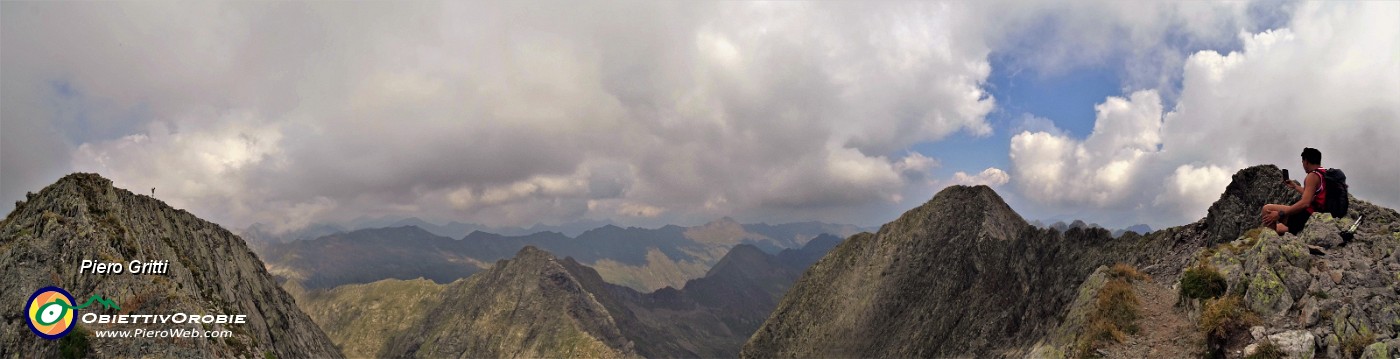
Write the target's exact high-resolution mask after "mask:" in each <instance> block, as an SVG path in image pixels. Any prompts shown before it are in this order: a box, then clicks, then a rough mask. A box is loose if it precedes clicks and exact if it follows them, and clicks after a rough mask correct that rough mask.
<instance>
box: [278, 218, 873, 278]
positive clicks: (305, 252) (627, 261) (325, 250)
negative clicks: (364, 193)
mask: <svg viewBox="0 0 1400 359" xmlns="http://www.w3.org/2000/svg"><path fill="white" fill-rule="evenodd" d="M860 230H861V228H859V227H856V226H851V225H836V224H827V223H819V222H803V223H788V224H780V225H769V224H740V223H738V222H736V221H734V220H733V219H730V218H722V219H720V220H717V221H714V222H710V223H708V224H705V225H702V226H696V227H680V226H665V227H661V228H656V229H646V228H636V227H631V228H622V227H618V226H614V225H605V226H602V227H598V228H594V229H591V230H588V231H585V232H583V233H581V234H579V235H578V236H576V237H570V236H567V235H565V234H563V233H559V232H538V233H533V234H529V235H521V236H509V235H500V234H494V233H488V232H482V231H475V232H471V233H470V234H467V235H465V236H463V237H462V238H461V239H452V238H449V237H443V236H439V235H436V234H434V233H430V232H429V231H427V230H425V229H423V228H420V227H417V226H400V227H389V228H373V229H362V230H356V231H352V232H347V233H336V234H330V235H326V236H322V237H319V238H316V239H311V240H300V241H291V242H281V243H264V244H262V245H261V246H257V247H255V248H256V249H257V251H258V252H259V253H261V254H262V256H263V259H264V260H265V262H266V263H267V265H268V269H269V270H270V271H272V272H273V273H274V274H277V275H279V276H281V277H282V278H285V279H289V280H297V281H300V284H301V285H303V286H305V287H307V288H310V289H319V288H331V287H335V286H339V285H344V284H354V283H369V282H374V281H378V280H381V279H413V278H419V277H422V278H427V279H430V280H433V281H434V282H437V283H447V282H451V281H453V280H456V279H458V278H463V277H466V276H468V275H471V274H472V273H475V272H477V271H480V270H482V269H485V268H487V267H489V266H490V263H492V262H495V261H497V260H501V259H506V258H510V257H511V256H513V255H514V254H515V253H516V252H518V251H519V250H520V249H521V248H524V247H526V246H535V247H538V248H540V249H543V250H546V251H549V252H551V253H556V254H558V255H561V256H568V257H572V258H574V259H575V260H577V261H579V262H580V263H584V264H586V265H589V266H591V267H593V268H595V269H596V270H597V271H598V272H599V273H601V275H602V276H603V278H604V279H605V280H607V281H608V282H610V283H617V284H621V285H625V286H629V287H632V288H634V289H637V290H641V291H651V290H656V289H660V288H663V287H666V286H671V287H679V286H681V285H684V284H685V282H686V281H687V280H690V279H695V278H700V277H701V276H703V275H704V274H705V273H706V272H707V271H708V270H710V268H711V267H713V266H714V265H715V264H716V263H717V262H718V261H719V260H720V257H722V256H723V255H724V254H725V253H727V252H728V251H729V249H730V248H732V247H734V246H736V245H739V244H750V245H753V246H755V247H756V248H759V249H762V250H764V251H767V252H769V253H778V252H779V251H782V250H784V249H789V248H800V247H801V246H802V245H804V244H806V242H807V241H809V240H811V239H812V238H814V237H817V236H819V235H821V234H832V235H836V236H840V237H844V236H849V235H851V234H854V233H856V232H858V231H860Z"/></svg>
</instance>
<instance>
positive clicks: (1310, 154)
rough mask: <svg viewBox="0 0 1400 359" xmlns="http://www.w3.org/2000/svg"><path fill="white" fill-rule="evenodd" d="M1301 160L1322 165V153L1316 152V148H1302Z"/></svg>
mask: <svg viewBox="0 0 1400 359" xmlns="http://www.w3.org/2000/svg"><path fill="white" fill-rule="evenodd" d="M1303 160H1304V161H1308V163H1311V164H1315V165H1320V164H1322V151H1318V150H1317V149H1316V148H1312V147H1306V148H1303Z"/></svg>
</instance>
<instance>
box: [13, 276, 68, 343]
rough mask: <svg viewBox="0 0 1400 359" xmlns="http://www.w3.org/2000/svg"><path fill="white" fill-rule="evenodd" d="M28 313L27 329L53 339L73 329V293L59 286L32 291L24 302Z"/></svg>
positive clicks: (25, 310)
mask: <svg viewBox="0 0 1400 359" xmlns="http://www.w3.org/2000/svg"><path fill="white" fill-rule="evenodd" d="M24 312H25V313H28V315H29V318H28V319H29V330H31V331H33V332H34V334H35V335H38V336H39V337H40V338H44V339H48V340H55V339H58V338H62V337H63V336H64V335H68V332H70V331H73V317H74V316H76V314H75V313H73V295H72V294H68V291H66V290H63V288H59V287H53V286H49V287H44V288H40V289H39V290H37V291H34V295H31V296H29V301H28V302H26V303H25V304H24Z"/></svg>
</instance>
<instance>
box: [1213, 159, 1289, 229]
mask: <svg viewBox="0 0 1400 359" xmlns="http://www.w3.org/2000/svg"><path fill="white" fill-rule="evenodd" d="M1294 179H1298V178H1294ZM1282 183H1283V171H1282V170H1280V169H1279V168H1278V167H1277V166H1274V165H1259V166H1253V167H1249V168H1245V169H1242V170H1240V171H1239V172H1235V175H1234V176H1232V177H1231V178H1230V185H1229V186H1227V187H1225V192H1223V193H1221V194H1220V199H1217V200H1215V203H1212V204H1211V205H1210V209H1209V210H1207V211H1206V218H1205V219H1204V220H1202V222H1201V223H1202V228H1203V229H1204V230H1205V232H1206V233H1208V234H1209V237H1208V241H1209V243H1221V242H1228V241H1232V240H1235V238H1236V237H1239V235H1240V234H1241V233H1244V232H1245V231H1247V230H1249V229H1251V228H1255V227H1258V226H1259V209H1260V208H1262V207H1264V205H1265V204H1269V203H1282V204H1293V202H1296V201H1298V197H1299V194H1298V192H1295V191H1293V190H1291V189H1289V188H1288V187H1284V186H1282V185H1281V184H1282Z"/></svg>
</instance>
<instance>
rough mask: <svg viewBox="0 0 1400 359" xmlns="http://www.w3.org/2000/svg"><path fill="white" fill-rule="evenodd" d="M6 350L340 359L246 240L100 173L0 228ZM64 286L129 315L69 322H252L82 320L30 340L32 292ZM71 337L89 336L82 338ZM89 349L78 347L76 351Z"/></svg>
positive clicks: (55, 191)
mask: <svg viewBox="0 0 1400 359" xmlns="http://www.w3.org/2000/svg"><path fill="white" fill-rule="evenodd" d="M85 260H91V261H96V262H101V263H121V264H124V265H126V266H127V267H126V268H125V272H124V273H118V274H98V273H93V271H92V270H91V269H89V270H87V271H86V273H83V269H82V268H80V267H81V265H82V263H83V261H85ZM134 260H139V261H143V262H160V261H168V262H167V263H168V266H167V267H166V268H165V273H164V274H134V273H131V271H132V270H133V269H134V268H132V267H131V266H132V263H131V262H132V261H134ZM0 272H3V273H5V275H4V277H3V278H0V303H5V304H4V305H5V308H7V309H5V310H4V318H5V320H4V323H0V326H3V328H4V330H0V352H3V353H13V354H15V355H20V356H24V357H57V356H59V353H60V351H62V352H64V353H66V354H99V355H101V356H106V357H146V356H152V357H238V356H241V357H259V358H260V357H265V356H266V357H272V356H276V357H284V358H288V357H339V356H340V351H339V350H337V349H336V347H335V346H334V344H332V342H331V341H330V339H328V338H327V337H326V335H325V334H324V333H322V331H321V329H320V328H318V327H317V326H316V324H315V323H313V322H312V321H311V318H310V317H308V316H307V315H306V314H305V313H302V312H301V310H299V309H297V306H296V304H295V303H294V302H293V300H292V297H291V296H290V295H288V294H287V293H286V292H284V291H283V290H282V289H281V288H280V287H279V286H278V284H277V282H275V281H274V280H273V278H272V276H271V275H269V274H268V273H267V271H266V270H265V269H264V268H263V264H262V262H261V261H259V260H258V258H257V257H256V256H255V255H254V254H253V253H252V252H251V251H249V249H248V247H246V246H245V245H244V243H243V240H242V239H239V238H238V237H236V236H234V235H233V234H232V233H229V231H227V230H224V229H223V228H221V227H219V226H218V225H216V224H213V223H210V222H208V221H205V220H202V219H199V218H197V217H195V216H194V215H192V214H190V213H188V212H186V211H184V210H178V209H174V208H171V207H170V206H167V205H165V203H164V202H161V201H159V200H157V199H155V198H151V197H149V196H145V195H137V194H134V193H131V192H130V191H127V190H124V189H119V188H115V187H113V186H112V181H111V180H108V179H106V178H102V177H101V176H98V175H96V174H82V173H79V174H72V175H68V176H66V177H63V178H62V179H60V180H59V181H58V182H57V183H54V184H52V185H50V186H48V187H46V188H44V189H43V190H42V191H40V192H39V193H37V194H35V193H30V194H29V195H28V196H27V200H26V201H21V203H17V205H16V206H15V210H14V211H13V212H11V213H10V214H9V216H7V217H6V218H5V220H4V221H3V222H0ZM48 286H57V287H60V288H63V289H65V290H67V291H68V292H69V293H71V294H72V295H73V297H75V298H74V299H76V300H77V301H78V303H73V304H79V303H81V302H82V301H84V300H86V299H87V298H89V296H93V295H101V296H103V297H105V298H107V299H110V300H112V301H113V302H114V304H116V305H117V306H118V307H120V309H115V308H114V309H99V308H97V307H91V308H87V309H84V310H81V312H79V313H74V314H72V315H85V314H92V313H96V314H99V315H121V314H130V315H174V314H175V313H187V314H189V315H200V316H203V315H245V316H246V322H245V323H243V324H219V323H214V324H208V323H191V322H186V323H142V324H124V323H122V324H118V323H93V324H88V323H83V322H80V321H78V320H74V321H73V324H74V325H77V327H76V328H75V329H73V331H72V332H70V333H69V334H68V336H66V337H64V338H63V340H57V341H51V340H45V339H42V338H40V337H39V336H37V335H34V334H33V333H30V330H29V328H27V324H26V321H27V320H28V319H27V318H25V317H26V315H25V314H24V313H21V312H22V311H23V310H22V308H23V307H24V303H26V300H27V299H26V298H29V296H30V294H31V293H34V292H35V291H36V290H38V289H40V288H44V287H48ZM135 329H141V330H145V331H161V330H191V331H196V332H200V333H202V332H204V331H215V332H222V331H228V332H230V333H231V334H232V336H229V337H219V338H204V337H197V338H169V337H166V338H123V339H116V338H97V337H95V336H93V335H92V332H93V331H98V330H135ZM71 338H78V339H85V340H73V339H71ZM78 343H81V344H78Z"/></svg>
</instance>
